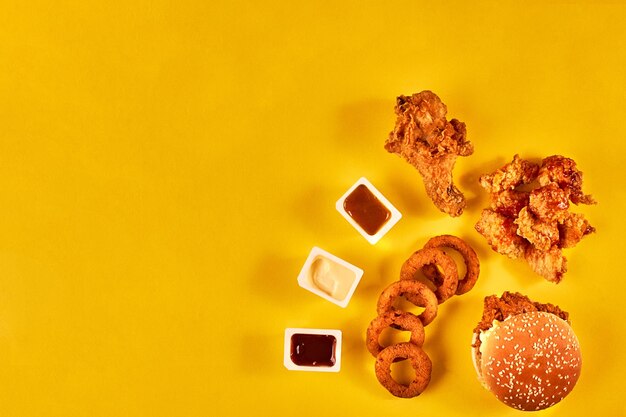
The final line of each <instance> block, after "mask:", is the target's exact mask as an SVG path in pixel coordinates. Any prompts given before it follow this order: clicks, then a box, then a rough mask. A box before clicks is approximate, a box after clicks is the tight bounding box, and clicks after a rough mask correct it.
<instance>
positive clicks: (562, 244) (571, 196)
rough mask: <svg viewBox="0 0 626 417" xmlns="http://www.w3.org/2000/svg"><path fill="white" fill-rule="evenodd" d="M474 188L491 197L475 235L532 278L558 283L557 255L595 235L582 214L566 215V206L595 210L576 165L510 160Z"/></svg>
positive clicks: (561, 263)
mask: <svg viewBox="0 0 626 417" xmlns="http://www.w3.org/2000/svg"><path fill="white" fill-rule="evenodd" d="M480 185H481V186H482V187H483V188H485V189H486V190H487V191H489V192H490V193H491V196H490V208H489V209H485V210H483V212H482V215H481V218H480V219H479V221H478V223H476V226H475V228H476V230H477V231H478V232H479V233H480V234H481V235H483V236H484V237H485V238H486V239H487V243H489V245H490V246H491V247H492V249H493V250H495V251H496V252H498V253H501V254H503V255H507V256H508V257H510V258H521V257H523V258H524V259H525V260H526V261H527V262H528V264H529V265H530V267H531V268H532V269H533V270H534V271H535V272H536V273H538V274H539V275H541V276H543V277H544V278H546V279H547V280H549V281H552V282H559V281H560V280H561V279H562V278H563V274H564V273H565V272H566V271H567V260H566V259H565V257H564V256H563V253H562V249H563V248H571V247H573V246H575V245H576V244H577V243H578V242H580V240H581V239H582V238H583V237H584V236H586V235H588V234H590V233H593V232H595V229H594V228H593V227H592V226H591V225H590V224H589V222H588V221H587V220H586V219H585V217H584V216H583V215H582V214H578V213H571V212H570V211H569V208H570V202H572V203H574V204H579V203H582V204H595V201H594V199H593V198H592V197H591V196H590V195H585V194H584V193H583V192H582V172H580V171H579V170H578V169H576V163H575V162H574V161H573V160H572V159H569V158H565V157H563V156H560V155H553V156H549V157H547V158H545V159H544V160H543V161H542V163H541V165H537V164H535V163H533V162H529V161H525V160H523V159H521V158H520V157H519V156H518V155H515V156H514V157H513V161H512V162H510V163H508V164H506V165H504V166H503V167H502V168H500V169H497V170H495V171H494V172H493V173H491V174H486V175H483V176H481V177H480ZM521 186H525V187H523V188H524V189H525V190H520V189H519V188H520V187H521ZM533 186H534V188H533ZM528 188H531V190H527V189H528Z"/></svg>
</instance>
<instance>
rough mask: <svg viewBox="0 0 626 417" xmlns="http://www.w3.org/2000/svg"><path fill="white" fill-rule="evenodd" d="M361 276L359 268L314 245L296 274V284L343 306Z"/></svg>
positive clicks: (361, 272) (348, 300)
mask: <svg viewBox="0 0 626 417" xmlns="http://www.w3.org/2000/svg"><path fill="white" fill-rule="evenodd" d="M362 276H363V270H362V269H361V268H359V267H356V266H354V265H352V264H350V263H348V262H346V261H344V260H343V259H341V258H339V257H337V256H335V255H333V254H332V253H329V252H327V251H325V250H324V249H321V248H318V247H317V246H315V247H313V249H311V252H310V253H309V256H308V257H307V259H306V261H305V262H304V265H303V266H302V269H301V270H300V274H298V285H300V286H301V287H302V288H304V289H306V290H309V291H311V292H312V293H313V294H316V295H319V296H320V297H322V298H323V299H325V300H328V301H330V302H331V303H333V304H336V305H338V306H340V307H343V308H345V307H346V306H347V305H348V303H349V302H350V299H351V298H352V294H354V291H355V290H356V287H357V285H358V284H359V281H360V280H361V277H362Z"/></svg>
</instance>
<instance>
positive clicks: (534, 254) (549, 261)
mask: <svg viewBox="0 0 626 417" xmlns="http://www.w3.org/2000/svg"><path fill="white" fill-rule="evenodd" d="M524 256H525V258H526V262H528V265H530V267H531V268H532V270H533V271H535V272H536V273H537V274H539V275H541V276H542V277H544V278H545V279H547V280H548V281H550V282H554V283H556V284H558V283H559V282H561V280H562V279H563V274H565V272H567V259H565V256H563V251H562V250H561V248H559V247H558V246H552V247H551V248H550V249H549V250H547V251H543V250H541V249H538V248H536V247H534V246H532V245H528V247H527V248H526V253H525V254H524Z"/></svg>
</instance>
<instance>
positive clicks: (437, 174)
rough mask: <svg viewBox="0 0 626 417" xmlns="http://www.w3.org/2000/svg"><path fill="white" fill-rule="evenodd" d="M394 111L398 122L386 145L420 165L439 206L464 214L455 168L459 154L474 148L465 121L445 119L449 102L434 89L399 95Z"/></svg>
mask: <svg viewBox="0 0 626 417" xmlns="http://www.w3.org/2000/svg"><path fill="white" fill-rule="evenodd" d="M395 113H396V116H397V117H396V124H395V127H394V129H393V131H392V132H391V133H390V134H389V137H388V138H387V141H386V142H385V149H386V150H387V151H388V152H391V153H395V154H397V155H399V156H401V157H402V158H404V159H405V160H406V161H407V162H409V163H410V164H411V165H413V166H414V167H415V168H417V170H418V171H419V173H420V174H421V175H422V178H423V180H424V186H425V188H426V193H427V194H428V196H429V197H430V199H431V200H432V201H433V203H434V204H435V206H437V208H439V210H441V211H443V212H444V213H447V214H449V215H450V216H453V217H456V216H459V215H461V213H462V212H463V209H464V208H465V197H464V196H463V193H462V192H461V191H460V190H459V189H458V188H457V187H456V186H455V185H454V183H453V180H452V169H453V168H454V163H455V162H456V158H457V156H468V155H471V154H472V153H473V152H474V147H473V145H472V144H471V143H470V142H469V141H467V140H466V139H465V135H466V131H465V124H464V123H463V122H460V121H458V120H457V119H452V120H450V121H448V120H446V113H447V107H446V105H445V104H444V103H443V102H442V101H441V100H440V99H439V97H438V96H437V95H436V94H434V93H433V92H431V91H422V92H420V93H417V94H413V95H412V96H400V97H398V98H397V100H396V106H395Z"/></svg>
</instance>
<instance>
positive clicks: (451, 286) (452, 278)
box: [400, 248, 459, 304]
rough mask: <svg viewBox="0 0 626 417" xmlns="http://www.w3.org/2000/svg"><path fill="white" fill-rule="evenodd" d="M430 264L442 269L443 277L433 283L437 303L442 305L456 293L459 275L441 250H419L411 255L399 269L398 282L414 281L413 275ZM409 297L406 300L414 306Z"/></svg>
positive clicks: (454, 264)
mask: <svg viewBox="0 0 626 417" xmlns="http://www.w3.org/2000/svg"><path fill="white" fill-rule="evenodd" d="M431 264H434V265H439V266H441V268H442V269H443V275H441V274H440V275H438V277H439V278H440V279H438V280H435V281H434V284H435V285H436V286H437V289H436V290H435V295H436V296H437V301H438V302H439V304H442V303H443V302H444V301H446V300H447V299H448V298H450V297H452V296H453V295H454V294H455V293H456V290H457V287H458V285H459V273H458V270H457V267H456V263H455V262H454V259H452V258H451V257H449V256H448V255H446V254H445V253H443V251H442V250H441V249H437V248H428V249H420V250H418V251H417V252H415V253H413V255H411V256H410V257H409V259H407V260H406V261H405V262H404V264H403V265H402V269H400V280H415V274H416V273H417V272H418V271H420V270H421V269H422V268H423V267H424V266H426V265H431ZM409 297H411V298H413V297H412V296H410V295H409V296H408V297H407V299H408V300H409V301H410V302H412V303H413V304H415V303H414V302H413V300H412V299H411V298H409Z"/></svg>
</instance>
